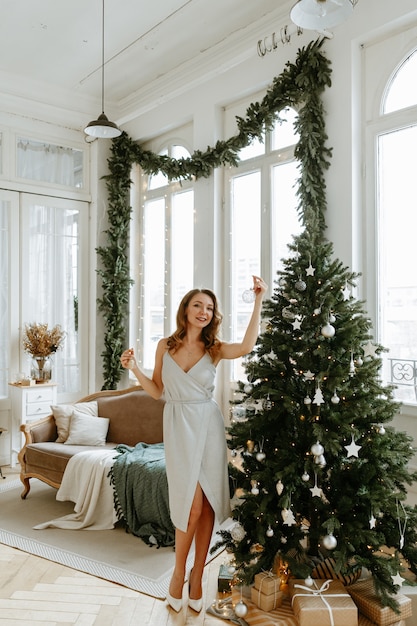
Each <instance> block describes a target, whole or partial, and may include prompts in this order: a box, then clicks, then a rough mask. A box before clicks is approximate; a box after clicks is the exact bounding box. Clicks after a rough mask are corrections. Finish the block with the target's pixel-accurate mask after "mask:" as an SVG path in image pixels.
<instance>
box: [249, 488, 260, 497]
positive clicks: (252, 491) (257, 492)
mask: <svg viewBox="0 0 417 626" xmlns="http://www.w3.org/2000/svg"><path fill="white" fill-rule="evenodd" d="M250 491H251V493H252V494H253V495H254V496H257V495H259V488H258V485H254V486H253V487H252V489H251V490H250Z"/></svg>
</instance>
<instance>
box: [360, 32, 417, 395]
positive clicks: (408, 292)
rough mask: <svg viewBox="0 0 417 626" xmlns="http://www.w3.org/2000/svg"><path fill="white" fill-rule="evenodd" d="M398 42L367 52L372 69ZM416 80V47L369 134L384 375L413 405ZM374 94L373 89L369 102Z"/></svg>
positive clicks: (388, 87)
mask: <svg viewBox="0 0 417 626" xmlns="http://www.w3.org/2000/svg"><path fill="white" fill-rule="evenodd" d="M394 40H395V37H394V38H393V40H392V42H387V43H385V44H384V43H380V44H375V46H374V48H375V49H374V50H372V49H371V50H370V51H369V52H368V53H367V56H366V60H367V70H368V71H369V73H371V71H372V67H373V65H372V59H373V56H375V57H377V56H378V54H377V53H378V50H377V48H378V46H384V45H386V46H389V45H390V44H391V45H394V44H395V41H394ZM379 52H380V54H381V51H379ZM380 54H379V56H380ZM416 84H417V51H415V50H414V49H411V50H410V52H409V54H408V55H407V56H406V58H403V59H402V60H400V61H399V63H398V65H397V67H395V68H392V70H391V76H389V77H387V78H386V79H385V88H384V90H383V91H382V92H381V93H380V96H379V101H378V102H376V103H375V106H374V111H373V113H372V116H370V117H371V119H370V124H369V129H370V130H369V132H368V138H369V143H368V146H369V152H371V153H372V154H373V158H374V164H375V168H374V170H375V190H376V193H375V222H374V224H375V233H376V241H377V249H376V259H377V263H376V266H377V274H376V290H375V294H376V300H377V302H378V306H377V309H376V327H377V336H376V340H377V341H379V342H380V343H381V344H382V345H383V346H384V347H385V348H386V349H387V352H384V353H382V358H383V371H382V375H383V378H384V380H385V381H386V382H389V383H393V384H394V385H395V386H396V390H395V396H396V398H397V399H398V400H400V401H403V402H406V403H408V404H417V273H416V270H415V251H414V247H415V233H416V232H417V182H416V176H415V172H416V167H417V159H416V156H415V146H416V140H417V90H416V89H415V85H416ZM373 98H374V94H373V93H372V94H371V93H370V91H368V102H369V101H372V99H373ZM368 110H371V109H370V107H369V106H368ZM372 180H373V178H372V177H370V182H371V184H372ZM370 234H371V233H370Z"/></svg>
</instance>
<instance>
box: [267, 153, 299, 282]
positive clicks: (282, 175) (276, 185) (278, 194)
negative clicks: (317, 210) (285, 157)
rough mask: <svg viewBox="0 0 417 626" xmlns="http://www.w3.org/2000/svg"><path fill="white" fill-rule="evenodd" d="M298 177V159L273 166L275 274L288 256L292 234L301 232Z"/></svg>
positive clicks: (273, 254) (273, 260)
mask: <svg viewBox="0 0 417 626" xmlns="http://www.w3.org/2000/svg"><path fill="white" fill-rule="evenodd" d="M297 178H298V169H297V162H296V161H290V162H289V163H283V164H282V165H274V166H273V167H272V181H271V184H272V223H273V229H272V232H273V241H272V259H271V261H272V269H273V273H274V274H276V272H277V271H278V270H279V269H280V267H281V260H282V259H283V258H286V257H288V248H287V245H288V244H289V243H290V242H291V241H292V236H293V235H298V234H299V233H301V224H300V221H299V219H298V213H297V197H296V187H295V184H296V181H297Z"/></svg>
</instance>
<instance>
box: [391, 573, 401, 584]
mask: <svg viewBox="0 0 417 626" xmlns="http://www.w3.org/2000/svg"><path fill="white" fill-rule="evenodd" d="M391 578H392V582H393V583H394V585H399V586H400V587H401V586H402V584H403V580H404V578H403V577H402V576H401V574H400V572H397V574H395V576H391Z"/></svg>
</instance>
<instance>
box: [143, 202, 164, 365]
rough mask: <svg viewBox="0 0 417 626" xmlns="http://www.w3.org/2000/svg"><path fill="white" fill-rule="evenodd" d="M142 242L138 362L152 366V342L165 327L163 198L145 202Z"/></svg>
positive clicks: (154, 345) (159, 335) (155, 341)
mask: <svg viewBox="0 0 417 626" xmlns="http://www.w3.org/2000/svg"><path fill="white" fill-rule="evenodd" d="M144 233H145V237H144V246H143V254H144V257H143V265H144V276H143V320H142V325H143V337H142V342H140V343H141V345H142V346H143V358H142V364H143V366H144V367H145V368H146V369H153V367H154V364H155V363H154V361H155V350H156V345H157V343H158V341H159V339H161V338H162V337H163V336H164V331H165V324H164V319H165V291H166V290H165V201H164V199H163V198H158V199H157V200H152V201H149V202H146V203H145V207H144Z"/></svg>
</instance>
